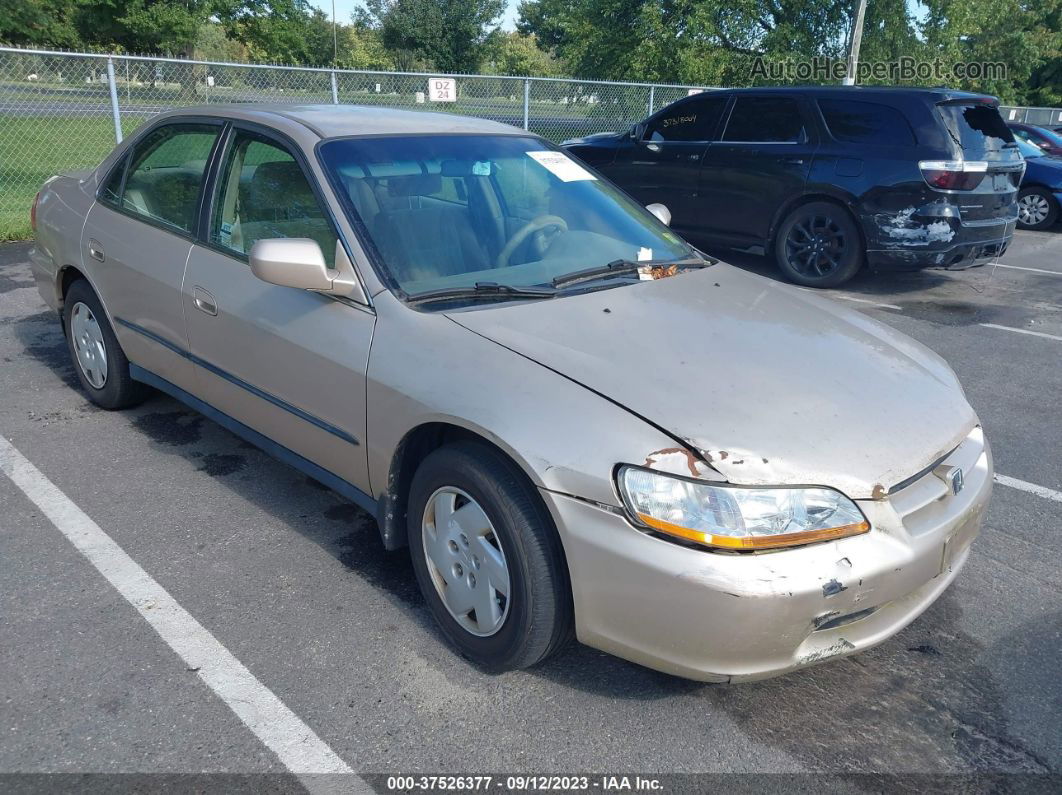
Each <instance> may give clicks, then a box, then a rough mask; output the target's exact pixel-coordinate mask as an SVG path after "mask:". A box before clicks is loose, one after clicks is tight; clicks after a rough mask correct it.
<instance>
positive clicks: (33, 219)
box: [30, 191, 41, 234]
mask: <svg viewBox="0 0 1062 795" xmlns="http://www.w3.org/2000/svg"><path fill="white" fill-rule="evenodd" d="M40 200H41V192H40V191H37V195H36V196H34V197H33V204H31V205H30V228H31V229H33V233H34V234H37V202H39V201H40Z"/></svg>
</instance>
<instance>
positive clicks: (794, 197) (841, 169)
mask: <svg viewBox="0 0 1062 795" xmlns="http://www.w3.org/2000/svg"><path fill="white" fill-rule="evenodd" d="M998 105H999V102H998V100H997V99H995V98H994V97H989V96H984V95H981V94H971V93H967V92H962V91H951V90H947V89H912V88H875V87H862V86H858V87H854V86H845V87H841V86H818V87H789V88H768V89H757V88H750V89H728V90H718V91H707V92H704V93H700V94H695V95H693V96H689V97H686V98H684V99H681V100H679V101H678V102H675V103H673V104H671V105H668V106H667V107H666V108H663V109H662V110H660V111H658V112H656V113H654V114H653V115H651V116H650V117H649V118H648V119H646V120H645V121H642V122H639V123H638V124H635V125H634V126H633V127H632V128H631V129H630V130H629V131H627V132H622V133H601V134H598V135H591V136H588V137H586V138H579V139H573V140H570V141H565V142H564V144H562V146H563V147H564V148H565V149H566V150H567V151H568V152H570V153H571V154H573V155H575V156H577V157H579V158H580V159H582V160H584V161H586V162H587V163H589V164H590V165H591V166H593V167H594V168H596V169H597V170H599V171H600V172H602V173H603V174H604V175H605V176H607V177H608V178H609V179H611V180H612V181H613V182H615V183H617V184H618V185H619V186H620V187H622V188H624V189H625V190H626V191H627V192H628V193H630V194H631V195H632V196H634V197H635V198H636V199H637V200H638V201H640V202H642V203H643V204H652V203H655V202H658V203H661V204H664V205H665V206H667V208H668V209H669V211H670V212H671V224H672V226H673V227H674V228H675V230H676V231H678V232H679V233H680V234H682V235H684V236H685V237H687V238H689V239H690V240H691V241H693V242H695V243H698V244H700V245H702V246H705V247H713V246H724V247H729V248H735V249H741V250H746V251H750V252H752V253H757V254H772V255H773V256H774V259H775V260H776V261H777V263H778V267H779V268H780V269H781V270H782V272H783V273H784V274H785V276H786V277H787V278H788V279H790V280H791V281H793V282H796V283H798V284H803V285H807V286H811V287H832V286H835V285H838V284H841V283H842V282H844V281H847V280H848V279H850V278H851V277H852V276H853V275H854V274H855V273H856V272H857V271H858V270H859V269H860V268H861V267H862V266H863V265H864V264H866V265H868V266H869V267H871V268H880V269H885V268H893V269H918V268H927V267H940V268H966V267H970V266H973V265H980V264H984V263H985V262H987V261H990V260H991V259H992V258H995V257H998V256H1000V255H1001V254H1002V253H1003V252H1004V251H1006V248H1007V245H1008V244H1009V243H1010V240H1011V237H1012V236H1013V234H1014V227H1015V223H1016V219H1017V206H1016V202H1015V199H1016V196H1017V192H1018V185H1019V184H1020V182H1021V178H1022V173H1023V172H1024V169H1025V162H1024V160H1023V159H1022V156H1021V153H1020V152H1019V151H1018V147H1017V145H1016V144H1015V143H1014V138H1013V136H1012V134H1011V131H1010V130H1009V129H1008V128H1007V125H1006V124H1005V123H1004V121H1003V119H1002V117H1001V116H1000V114H999V111H998V110H997V108H998Z"/></svg>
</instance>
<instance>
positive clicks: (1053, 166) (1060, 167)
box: [1025, 155, 1062, 188]
mask: <svg viewBox="0 0 1062 795" xmlns="http://www.w3.org/2000/svg"><path fill="white" fill-rule="evenodd" d="M1030 176H1031V177H1032V178H1034V179H1037V180H1042V181H1043V182H1044V183H1046V184H1047V185H1048V186H1049V187H1052V188H1057V187H1058V186H1059V185H1062V157H1055V156H1053V155H1045V156H1044V157H1034V158H1026V160H1025V179H1029V177H1030Z"/></svg>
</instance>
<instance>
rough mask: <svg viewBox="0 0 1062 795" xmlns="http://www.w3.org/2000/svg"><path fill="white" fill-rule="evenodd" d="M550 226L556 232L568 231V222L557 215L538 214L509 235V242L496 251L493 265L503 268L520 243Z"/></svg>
mask: <svg viewBox="0 0 1062 795" xmlns="http://www.w3.org/2000/svg"><path fill="white" fill-rule="evenodd" d="M551 226H555V227H557V231H558V233H559V232H567V231H568V223H567V222H566V221H565V220H564V219H563V218H561V217H560V216H559V215H540V216H538V217H537V218H532V219H531V220H530V221H528V222H527V223H526V224H524V226H523V227H521V228H520V229H519V230H518V231H517V232H516V234H515V235H513V236H512V237H510V238H509V242H508V243H506V244H505V246H503V247H502V250H501V251H499V252H498V257H497V259H495V260H494V267H495V268H504V267H506V266H508V264H509V258H510V257H511V256H512V255H513V252H514V251H516V249H517V248H518V247H519V246H520V244H521V243H523V242H524V241H525V240H527V238H528V237H529V236H531V235H533V234H534V233H535V232H537V231H539V230H540V229H547V228H548V227H551Z"/></svg>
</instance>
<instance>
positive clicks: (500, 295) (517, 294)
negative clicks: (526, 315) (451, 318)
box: [406, 282, 557, 304]
mask: <svg viewBox="0 0 1062 795" xmlns="http://www.w3.org/2000/svg"><path fill="white" fill-rule="evenodd" d="M556 295H557V291H556V290H554V289H553V288H552V287H513V286H512V285H511V284H498V283H497V282H476V283H475V285H473V286H472V287H448V288H446V289H443V290H428V291H427V292H423V293H414V294H413V295H411V296H409V297H408V298H407V299H406V302H407V303H410V304H422V303H428V302H432V301H460V300H466V299H471V300H473V301H479V300H483V299H487V300H498V299H504V300H508V299H510V298H517V299H519V298H553V297H554V296H556Z"/></svg>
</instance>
